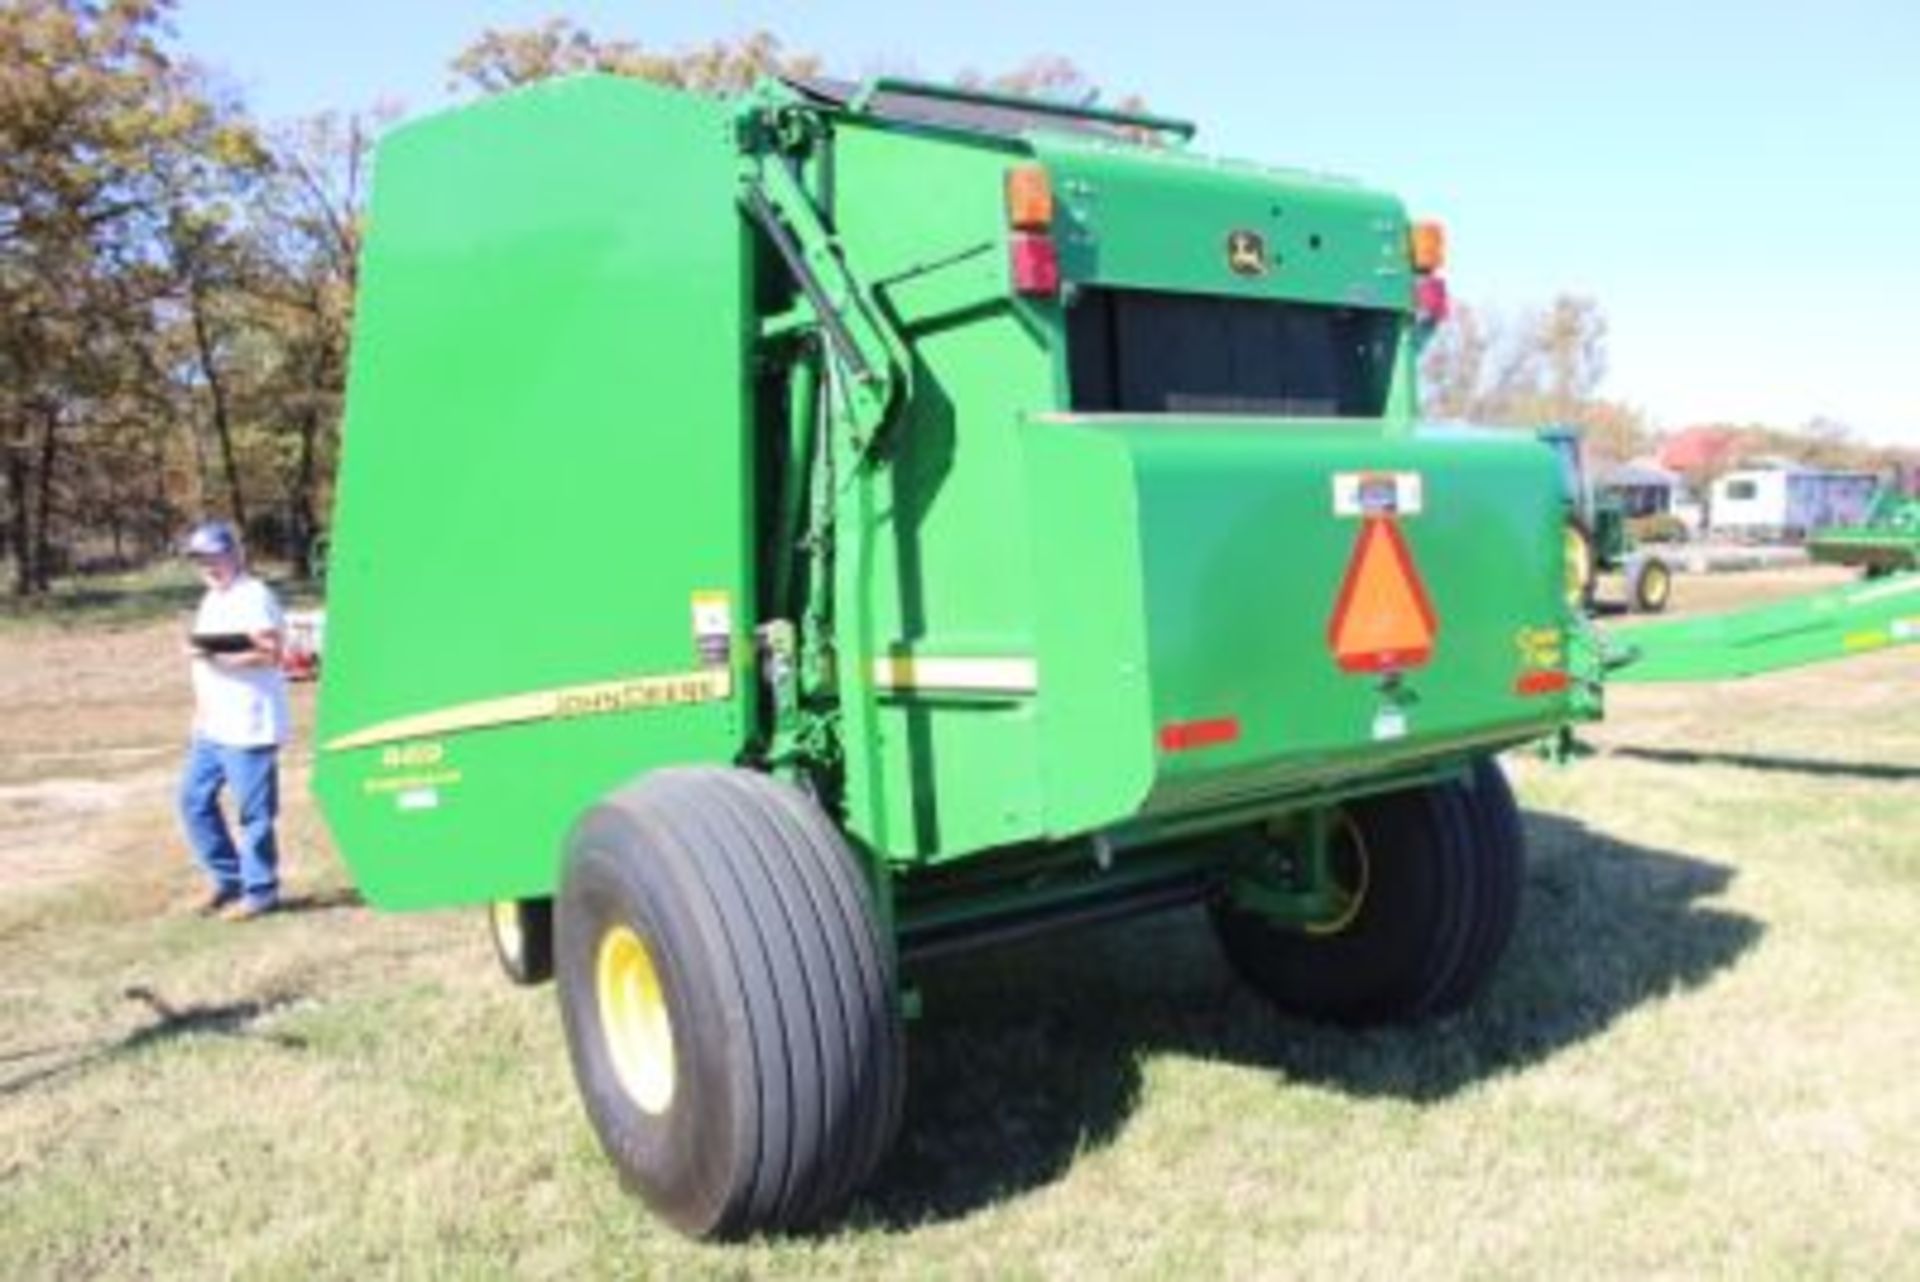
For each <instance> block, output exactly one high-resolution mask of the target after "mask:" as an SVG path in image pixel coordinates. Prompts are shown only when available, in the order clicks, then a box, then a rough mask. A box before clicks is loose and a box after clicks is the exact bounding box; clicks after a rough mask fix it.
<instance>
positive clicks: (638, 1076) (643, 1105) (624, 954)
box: [594, 926, 675, 1113]
mask: <svg viewBox="0 0 1920 1282" xmlns="http://www.w3.org/2000/svg"><path fill="white" fill-rule="evenodd" d="M594 970H595V988H596V989H597V990H598V992H599V996H600V1028H601V1031H602V1033H603V1034H604V1035H605V1037H606V1039H607V1056H608V1058H609V1059H611V1060H612V1061H613V1071H614V1073H615V1075H616V1076H618V1077H619V1079H620V1085H621V1086H622V1087H623V1088H624V1089H625V1090H626V1092H627V1094H628V1095H629V1096H631V1097H632V1098H633V1102H634V1103H635V1104H636V1105H638V1106H639V1107H640V1109H641V1111H643V1112H647V1113H664V1112H665V1111H666V1110H667V1106H668V1105H669V1104H671V1103H672V1102H673V1088H674V1078H675V1072H674V1059H673V1021H672V1020H671V1019H670V1018H669V1017H668V1014H667V996H666V991H665V989H663V988H662V987H661V984H660V970H659V968H658V967H657V966H656V965H655V964H654V960H653V953H652V951H651V950H649V949H648V948H647V945H646V941H645V940H643V939H641V938H640V936H639V935H637V934H635V933H634V932H633V931H632V930H631V929H630V928H628V927H626V926H614V927H611V928H610V929H608V931H607V933H606V934H605V935H603V936H601V939H600V956H599V961H598V963H597V965H596V966H595V968H594Z"/></svg>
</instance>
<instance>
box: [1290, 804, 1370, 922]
mask: <svg viewBox="0 0 1920 1282" xmlns="http://www.w3.org/2000/svg"><path fill="white" fill-rule="evenodd" d="M1335 822H1336V823H1337V824H1338V825H1339V826H1338V827H1337V828H1335V829H1334V831H1333V832H1331V833H1328V834H1327V839H1328V840H1329V841H1331V842H1332V843H1333V849H1332V850H1330V851H1329V852H1328V855H1329V857H1330V858H1331V859H1332V861H1333V868H1332V870H1331V871H1332V874H1333V875H1332V881H1333V893H1334V897H1335V903H1336V904H1337V905H1338V907H1336V908H1335V910H1334V913H1333V916H1331V917H1329V918H1327V919H1326V920H1325V921H1315V922H1308V923H1307V925H1306V927H1305V930H1306V932H1307V933H1308V934H1309V935H1338V934H1339V933H1340V932H1342V931H1344V930H1346V929H1347V928H1348V927H1350V926H1352V925H1353V923H1354V922H1355V921H1357V920H1359V917H1360V910H1361V909H1362V908H1364V907H1366V903H1367V890H1368V889H1369V888H1370V887H1371V886H1372V884H1373V855H1372V853H1371V852H1370V851H1368V849H1367V839H1366V838H1365V837H1363V836H1361V835H1360V828H1359V826H1358V825H1357V824H1355V823H1354V822H1353V820H1352V819H1351V818H1349V817H1348V816H1347V814H1346V812H1345V811H1340V812H1338V818H1337V819H1336V821H1335Z"/></svg>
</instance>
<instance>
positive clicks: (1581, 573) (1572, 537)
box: [1561, 524, 1593, 605]
mask: <svg viewBox="0 0 1920 1282" xmlns="http://www.w3.org/2000/svg"><path fill="white" fill-rule="evenodd" d="M1561 537H1562V540H1563V543H1562V546H1561V556H1562V558H1563V560H1564V561H1565V564H1566V593H1567V603H1568V604H1569V605H1578V604H1580V601H1581V599H1582V598H1583V597H1585V596H1586V592H1587V584H1588V583H1590V582H1591V581H1592V580H1593V544H1592V543H1590V542H1589V541H1588V539H1587V535H1586V531H1584V530H1582V529H1581V528H1580V527H1579V526H1577V525H1573V524H1569V525H1568V526H1567V528H1566V533H1565V534H1563V535H1562V536H1561Z"/></svg>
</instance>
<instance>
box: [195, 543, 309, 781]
mask: <svg viewBox="0 0 1920 1282" xmlns="http://www.w3.org/2000/svg"><path fill="white" fill-rule="evenodd" d="M193 630H194V632H195V634H196V635H204V634H218V633H223V632H245V633H249V634H251V633H255V632H277V633H279V634H280V635H281V637H282V638H284V637H285V636H286V630H287V623H286V617H285V615H283V614H282V613H281V611H280V602H279V601H278V600H277V599H275V597H274V595H273V589H271V588H269V587H268V586H267V585H266V584H264V583H262V582H261V581H260V580H258V579H256V578H254V577H253V576H252V575H250V574H246V573H244V572H243V573H242V574H240V575H239V576H238V577H237V578H235V579H234V581H233V582H232V583H229V584H228V585H227V586H226V587H224V588H208V589H207V594H206V595H205V596H204V597H201V598H200V609H199V612H198V613H196V614H195V615H194V616H193ZM289 721H290V718H289V716H288V713H287V679H286V677H285V676H283V675H282V674H281V672H280V669H279V668H277V667H273V668H221V667H216V666H214V664H213V663H212V662H210V661H208V660H206V659H195V660H194V661H193V732H194V733H195V734H196V735H198V736H200V737H201V738H202V739H210V740H212V741H213V742H214V743H218V744H224V745H226V746H227V747H229V748H261V747H265V746H267V745H269V744H280V743H284V742H286V738H287V725H288V723H289Z"/></svg>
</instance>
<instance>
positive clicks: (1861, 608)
mask: <svg viewBox="0 0 1920 1282" xmlns="http://www.w3.org/2000/svg"><path fill="white" fill-rule="evenodd" d="M1610 639H1611V640H1612V641H1613V642H1614V644H1615V646H1616V647H1624V648H1626V649H1628V650H1630V651H1632V652H1633V653H1634V654H1635V656H1636V657H1635V659H1634V661H1633V662H1632V663H1629V664H1627V665H1626V666H1625V667H1623V668H1621V669H1620V670H1619V671H1618V672H1617V673H1615V674H1614V676H1613V677H1612V680H1614V681H1617V682H1621V683H1623V684H1629V685H1631V684H1637V683H1641V682H1660V681H1731V680H1735V679H1737V678H1741V677H1751V676H1759V675H1761V674H1762V673H1767V672H1779V671H1783V670H1785V669H1788V668H1797V667H1803V666H1805V665H1807V664H1813V663H1827V662H1831V661H1833V660H1837V659H1851V658H1854V657H1857V656H1859V655H1863V654H1871V653H1873V652H1874V651H1876V650H1885V649H1890V648H1892V647H1895V646H1903V645H1913V644H1916V643H1920V574H1900V575H1894V576H1891V577H1888V578H1884V579H1878V580H1868V581H1866V582H1862V583H1850V584H1847V585H1846V586H1845V587H1839V588H1832V589H1829V590H1828V591H1825V592H1818V593H1814V594H1812V595H1810V596H1804V597H1796V598H1794V599H1792V600H1788V601H1778V602H1772V603H1769V604H1766V605H1759V606H1753V607H1751V608H1748V609H1745V610H1736V611H1733V612H1731V613H1728V614H1709V615H1703V616H1701V617H1699V618H1693V619H1662V620H1659V621H1657V622H1653V623H1640V624H1632V625H1628V626H1625V627H1620V628H1616V629H1612V630H1610Z"/></svg>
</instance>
